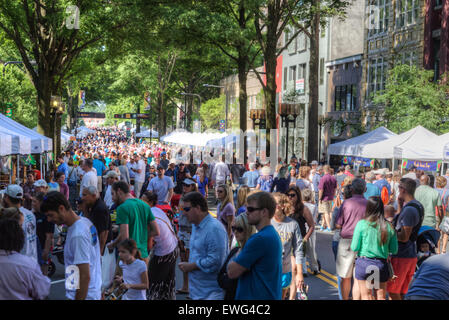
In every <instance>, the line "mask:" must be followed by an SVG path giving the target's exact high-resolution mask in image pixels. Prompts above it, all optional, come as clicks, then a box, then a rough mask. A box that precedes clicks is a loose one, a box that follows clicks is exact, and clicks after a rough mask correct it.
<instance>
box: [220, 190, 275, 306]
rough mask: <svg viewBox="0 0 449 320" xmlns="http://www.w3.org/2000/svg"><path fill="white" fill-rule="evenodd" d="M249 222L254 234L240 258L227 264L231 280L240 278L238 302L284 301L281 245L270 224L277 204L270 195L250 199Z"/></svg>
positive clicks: (265, 193)
mask: <svg viewBox="0 0 449 320" xmlns="http://www.w3.org/2000/svg"><path fill="white" fill-rule="evenodd" d="M247 202H248V206H247V208H246V211H247V215H248V223H249V224H250V225H254V226H255V227H256V229H257V231H258V232H257V233H256V234H254V235H252V236H251V237H250V238H249V239H248V241H247V242H246V244H245V246H244V247H243V249H242V251H241V252H240V254H239V255H238V256H237V258H236V259H235V260H234V261H232V262H230V263H229V264H228V277H229V278H230V279H237V278H238V284H237V291H236V295H235V299H236V300H281V298H282V282H281V276H282V242H281V239H280V237H279V235H278V233H277V232H276V230H275V229H274V227H273V226H272V225H271V218H273V216H274V213H275V211H276V201H275V199H274V198H273V196H272V195H271V194H270V193H268V192H264V191H261V192H257V193H255V194H252V195H250V196H249V197H248V199H247Z"/></svg>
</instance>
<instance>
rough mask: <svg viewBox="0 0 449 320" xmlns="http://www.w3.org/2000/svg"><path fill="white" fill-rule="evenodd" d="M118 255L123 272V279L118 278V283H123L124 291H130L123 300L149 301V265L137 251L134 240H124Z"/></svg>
mask: <svg viewBox="0 0 449 320" xmlns="http://www.w3.org/2000/svg"><path fill="white" fill-rule="evenodd" d="M118 255H119V257H120V262H119V267H120V269H121V270H122V272H123V277H120V276H116V277H115V281H116V282H119V283H120V282H122V284H121V285H120V286H121V288H122V289H127V290H128V291H127V292H126V293H125V294H124V295H123V298H122V300H147V297H146V290H147V289H148V273H147V265H146V263H145V261H143V260H142V257H141V256H140V251H139V250H137V244H136V241H134V240H132V239H126V240H123V241H122V242H121V243H120V244H119V245H118Z"/></svg>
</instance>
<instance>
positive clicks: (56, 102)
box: [50, 96, 65, 160]
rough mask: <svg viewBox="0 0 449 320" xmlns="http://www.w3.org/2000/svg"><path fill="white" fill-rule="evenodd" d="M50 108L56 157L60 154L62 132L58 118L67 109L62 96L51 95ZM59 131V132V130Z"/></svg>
mask: <svg viewBox="0 0 449 320" xmlns="http://www.w3.org/2000/svg"><path fill="white" fill-rule="evenodd" d="M50 108H51V110H52V114H53V119H54V122H53V152H54V155H55V157H57V156H58V154H59V153H60V146H61V144H60V141H59V140H60V138H59V137H60V134H61V130H60V129H59V130H58V127H59V126H58V123H59V122H58V120H59V117H60V115H62V114H63V113H64V111H65V105H64V104H63V102H62V100H61V97H60V96H51V99H50ZM58 131H59V132H58ZM53 160H55V159H53Z"/></svg>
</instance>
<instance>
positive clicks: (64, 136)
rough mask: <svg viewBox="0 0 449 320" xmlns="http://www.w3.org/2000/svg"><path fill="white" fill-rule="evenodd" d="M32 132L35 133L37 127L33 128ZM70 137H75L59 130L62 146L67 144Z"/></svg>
mask: <svg viewBox="0 0 449 320" xmlns="http://www.w3.org/2000/svg"><path fill="white" fill-rule="evenodd" d="M33 130H34V131H37V127H34V128H33ZM71 137H75V136H74V135H73V134H70V133H68V132H65V131H64V130H61V143H62V144H63V145H65V144H67V143H69V142H70V138H71Z"/></svg>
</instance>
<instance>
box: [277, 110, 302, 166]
mask: <svg viewBox="0 0 449 320" xmlns="http://www.w3.org/2000/svg"><path fill="white" fill-rule="evenodd" d="M279 115H280V116H281V119H282V123H281V126H282V125H283V126H284V127H285V128H286V129H287V134H286V141H285V142H286V143H285V162H286V163H288V144H289V141H288V129H289V123H293V129H295V128H296V117H297V116H298V115H299V105H298V104H288V103H281V104H280V105H279ZM290 116H291V117H293V119H291V117H290ZM293 151H294V149H293Z"/></svg>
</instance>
